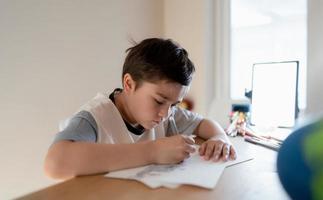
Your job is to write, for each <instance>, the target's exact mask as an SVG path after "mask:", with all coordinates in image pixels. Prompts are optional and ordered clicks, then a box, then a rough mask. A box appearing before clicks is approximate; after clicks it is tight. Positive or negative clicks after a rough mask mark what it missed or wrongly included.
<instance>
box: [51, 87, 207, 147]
mask: <svg viewBox="0 0 323 200" xmlns="http://www.w3.org/2000/svg"><path fill="white" fill-rule="evenodd" d="M172 112H173V113H172V115H171V116H172V117H173V119H174V120H173V122H174V123H172V119H166V120H165V121H163V122H162V123H160V124H159V125H157V126H156V127H154V128H152V129H150V130H145V131H144V132H143V133H142V134H138V133H133V132H131V131H129V129H128V127H127V126H126V124H125V121H124V120H123V119H122V116H121V114H120V112H119V111H118V109H117V107H116V106H115V105H114V103H113V102H112V101H111V99H109V95H108V94H107V93H98V94H97V95H96V96H95V97H94V98H93V99H92V100H90V101H89V102H87V103H86V104H84V105H83V106H82V107H81V108H80V112H78V113H77V114H75V115H74V116H72V117H71V118H70V119H68V120H66V121H65V126H61V129H62V130H61V132H59V133H58V134H57V135H56V137H55V140H54V143H55V142H58V141H61V140H73V141H89V142H98V143H109V144H120V143H134V142H139V141H144V140H155V139H157V138H161V137H165V136H171V135H173V134H174V125H175V126H176V128H175V129H177V130H178V132H179V133H180V134H185V135H191V134H192V133H193V132H194V130H195V129H196V127H197V126H198V124H199V123H200V122H201V120H202V119H203V117H202V116H201V115H199V114H197V113H194V112H190V111H188V110H185V109H182V108H179V107H174V108H173V109H172Z"/></svg>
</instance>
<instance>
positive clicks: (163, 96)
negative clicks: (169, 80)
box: [157, 92, 180, 105]
mask: <svg viewBox="0 0 323 200" xmlns="http://www.w3.org/2000/svg"><path fill="white" fill-rule="evenodd" d="M157 95H159V96H161V97H162V98H164V99H166V100H168V97H166V96H165V95H163V94H161V93H159V92H157ZM178 103H180V101H176V102H175V103H173V104H172V105H176V104H178Z"/></svg>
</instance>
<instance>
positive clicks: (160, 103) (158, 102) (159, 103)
mask: <svg viewBox="0 0 323 200" xmlns="http://www.w3.org/2000/svg"><path fill="white" fill-rule="evenodd" d="M155 101H156V103H157V104H158V105H162V104H164V103H163V102H161V101H158V100H157V99H155Z"/></svg>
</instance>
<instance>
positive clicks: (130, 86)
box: [123, 73, 136, 92]
mask: <svg viewBox="0 0 323 200" xmlns="http://www.w3.org/2000/svg"><path fill="white" fill-rule="evenodd" d="M135 88H136V81H134V80H133V79H132V77H131V75H130V74H129V73H126V74H125V75H124V76H123V89H124V91H125V92H131V91H134V90H135Z"/></svg>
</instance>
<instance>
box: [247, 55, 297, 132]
mask: <svg viewBox="0 0 323 200" xmlns="http://www.w3.org/2000/svg"><path fill="white" fill-rule="evenodd" d="M298 65H299V62H298V61H288V62H275V63H256V64H254V65H253V71H252V99H251V124H252V125H260V126H275V127H293V126H294V125H295V119H296V117H297V111H298V105H297V102H298V101H297V99H298V97H297V96H298V92H297V87H298Z"/></svg>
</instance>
